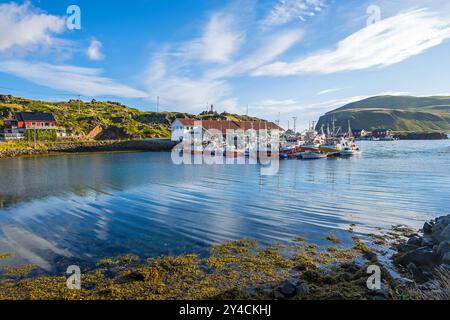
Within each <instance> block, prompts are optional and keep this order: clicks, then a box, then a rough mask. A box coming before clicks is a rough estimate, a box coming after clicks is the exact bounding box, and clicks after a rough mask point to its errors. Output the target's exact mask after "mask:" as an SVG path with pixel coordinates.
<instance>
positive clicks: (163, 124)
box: [0, 95, 256, 140]
mask: <svg viewBox="0 0 450 320" xmlns="http://www.w3.org/2000/svg"><path fill="white" fill-rule="evenodd" d="M19 111H39V112H52V113H53V114H54V115H55V117H56V120H57V122H58V124H59V125H61V126H64V127H66V128H67V131H68V133H69V134H72V135H75V136H80V137H88V136H89V134H90V133H95V138H96V139H98V140H109V139H138V138H167V137H170V124H171V122H172V121H173V120H174V119H175V118H195V119H199V120H201V119H208V120H210V119H220V120H235V121H242V120H251V119H256V118H252V117H248V116H240V115H235V114H229V113H226V112H224V113H221V114H219V113H217V112H203V113H201V114H199V115H192V114H188V113H182V112H144V111H141V110H138V109H135V108H130V107H127V106H125V105H123V104H121V103H118V102H113V101H95V100H92V101H91V102H84V101H78V100H70V101H63V102H46V101H38V100H31V99H25V98H19V97H14V96H11V95H0V130H1V129H2V127H3V121H4V120H5V119H7V118H10V117H11V116H12V114H13V113H14V112H19Z"/></svg>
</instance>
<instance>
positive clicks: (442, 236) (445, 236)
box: [439, 224, 450, 241]
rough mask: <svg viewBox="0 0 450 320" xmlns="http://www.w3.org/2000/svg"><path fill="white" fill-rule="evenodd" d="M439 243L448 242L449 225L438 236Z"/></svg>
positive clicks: (449, 234) (449, 238) (449, 235)
mask: <svg viewBox="0 0 450 320" xmlns="http://www.w3.org/2000/svg"><path fill="white" fill-rule="evenodd" d="M439 237H440V239H441V241H448V240H450V224H449V225H447V226H446V227H445V229H444V230H442V232H441V233H440V234H439Z"/></svg>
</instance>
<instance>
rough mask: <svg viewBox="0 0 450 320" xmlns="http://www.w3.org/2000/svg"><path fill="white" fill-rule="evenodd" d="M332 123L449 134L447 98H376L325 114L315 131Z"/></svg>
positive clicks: (449, 98)
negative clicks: (447, 132) (445, 132)
mask: <svg viewBox="0 0 450 320" xmlns="http://www.w3.org/2000/svg"><path fill="white" fill-rule="evenodd" d="M333 120H335V124H336V126H340V127H341V128H342V130H345V131H346V130H347V128H348V121H349V120H350V123H351V126H352V128H359V129H366V130H374V129H377V128H384V129H391V130H394V131H409V132H434V131H450V97H411V96H376V97H371V98H368V99H364V100H361V101H357V102H352V103H349V104H347V105H345V106H343V107H340V108H338V109H335V110H333V111H330V112H327V113H326V114H325V115H323V116H322V117H320V119H319V122H318V123H317V126H316V129H318V130H320V128H322V126H323V127H326V126H327V124H328V123H329V124H331V123H332V121H333Z"/></svg>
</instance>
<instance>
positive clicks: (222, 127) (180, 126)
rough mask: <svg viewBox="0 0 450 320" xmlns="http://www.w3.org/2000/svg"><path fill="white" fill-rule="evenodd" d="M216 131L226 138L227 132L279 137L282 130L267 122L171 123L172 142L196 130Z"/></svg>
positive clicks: (185, 120)
mask: <svg viewBox="0 0 450 320" xmlns="http://www.w3.org/2000/svg"><path fill="white" fill-rule="evenodd" d="M211 129H214V130H218V131H220V132H222V134H223V136H224V137H225V136H226V133H227V130H243V131H247V130H255V131H259V130H267V131H269V132H270V134H271V135H279V134H280V133H281V132H283V129H282V128H281V127H279V126H278V125H276V124H275V123H273V122H268V121H231V120H203V121H201V120H195V119H175V121H174V122H173V123H172V141H180V140H182V138H183V136H185V135H186V134H190V133H191V134H192V133H194V132H196V130H201V131H202V132H205V131H207V130H211Z"/></svg>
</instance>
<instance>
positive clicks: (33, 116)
mask: <svg viewBox="0 0 450 320" xmlns="http://www.w3.org/2000/svg"><path fill="white" fill-rule="evenodd" d="M28 129H33V130H34V129H36V130H40V129H52V130H58V135H59V136H64V135H65V130H61V129H60V128H58V127H57V125H56V120H55V117H54V116H53V114H52V113H48V112H17V113H16V114H14V116H13V117H12V119H8V120H5V121H4V132H3V137H4V139H5V140H14V139H23V137H24V136H25V131H26V130H28ZM63 131H64V132H63Z"/></svg>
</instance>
